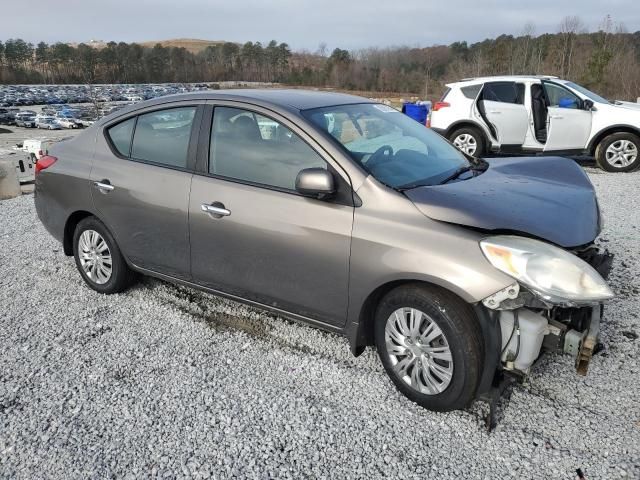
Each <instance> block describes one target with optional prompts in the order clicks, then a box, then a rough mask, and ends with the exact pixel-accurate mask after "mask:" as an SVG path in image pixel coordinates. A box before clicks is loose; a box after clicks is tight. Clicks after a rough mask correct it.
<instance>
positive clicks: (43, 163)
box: [36, 155, 58, 173]
mask: <svg viewBox="0 0 640 480" xmlns="http://www.w3.org/2000/svg"><path fill="white" fill-rule="evenodd" d="M57 161H58V159H57V157H52V156H51V155H45V156H43V157H41V158H40V159H39V160H38V161H37V162H36V173H39V172H40V171H42V170H44V169H45V168H49V167H50V166H51V165H53V164H54V163H56V162H57Z"/></svg>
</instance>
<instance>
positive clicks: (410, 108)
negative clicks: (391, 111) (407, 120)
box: [402, 102, 429, 125]
mask: <svg viewBox="0 0 640 480" xmlns="http://www.w3.org/2000/svg"><path fill="white" fill-rule="evenodd" d="M402 113H404V114H405V115H407V116H408V117H411V118H413V119H414V120H415V121H416V122H419V123H421V124H423V125H424V124H425V123H426V122H427V113H429V109H428V108H427V106H426V105H421V104H416V103H409V102H406V103H403V104H402Z"/></svg>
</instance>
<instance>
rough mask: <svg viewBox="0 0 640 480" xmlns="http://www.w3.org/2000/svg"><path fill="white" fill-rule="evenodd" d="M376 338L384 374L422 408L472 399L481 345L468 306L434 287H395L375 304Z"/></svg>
mask: <svg viewBox="0 0 640 480" xmlns="http://www.w3.org/2000/svg"><path fill="white" fill-rule="evenodd" d="M374 328H375V331H374V336H375V342H376V347H377V350H378V355H379V356H380V360H381V361H382V364H383V366H384V368H385V370H386V371H387V374H388V375H389V377H390V378H391V380H392V381H393V383H394V384H395V386H396V387H397V388H398V390H400V391H401V392H402V393H403V394H404V395H405V396H406V397H407V398H409V399H410V400H412V401H414V402H416V403H417V404H419V405H421V406H422V407H424V408H427V409H429V410H434V411H450V410H457V409H460V408H464V407H465V406H467V405H468V404H469V403H470V402H471V401H472V400H473V399H474V397H475V393H476V389H477V387H478V383H479V380H480V375H481V373H482V368H483V358H484V345H483V342H482V336H481V331H480V326H479V324H478V321H477V319H476V318H475V315H474V313H473V311H472V309H471V307H470V306H469V305H468V304H466V303H465V302H463V301H462V300H461V299H459V298H458V297H456V296H455V295H453V294H451V293H450V292H447V291H446V290H443V289H441V288H438V287H435V286H425V285H410V286H402V287H399V288H396V289H394V290H392V291H391V292H389V293H388V294H387V295H386V296H385V297H384V298H383V299H382V301H381V302H380V305H379V306H378V309H377V312H376V318H375V327H374Z"/></svg>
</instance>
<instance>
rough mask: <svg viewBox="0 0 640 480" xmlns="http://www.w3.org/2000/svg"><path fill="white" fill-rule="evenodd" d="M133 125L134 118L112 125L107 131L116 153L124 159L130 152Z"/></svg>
mask: <svg viewBox="0 0 640 480" xmlns="http://www.w3.org/2000/svg"><path fill="white" fill-rule="evenodd" d="M135 123H136V118H135V117H133V118H130V119H129V120H125V121H124V122H120V123H118V124H117V125H114V126H113V127H111V128H109V130H108V131H107V134H108V135H109V139H110V140H111V143H112V144H113V146H114V147H115V149H116V150H117V151H118V153H119V154H120V155H122V156H124V157H128V156H129V152H130V150H131V134H132V133H133V126H134V125H135Z"/></svg>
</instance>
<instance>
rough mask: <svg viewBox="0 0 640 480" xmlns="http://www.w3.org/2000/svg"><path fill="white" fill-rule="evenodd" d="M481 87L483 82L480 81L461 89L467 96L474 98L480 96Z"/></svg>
mask: <svg viewBox="0 0 640 480" xmlns="http://www.w3.org/2000/svg"><path fill="white" fill-rule="evenodd" d="M481 88H482V84H480V83H479V84H478V85H469V86H468V87H462V88H461V89H460V91H461V92H462V94H463V95H464V96H465V97H467V98H470V99H471V100H474V99H475V98H476V97H477V96H478V93H480V89H481Z"/></svg>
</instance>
